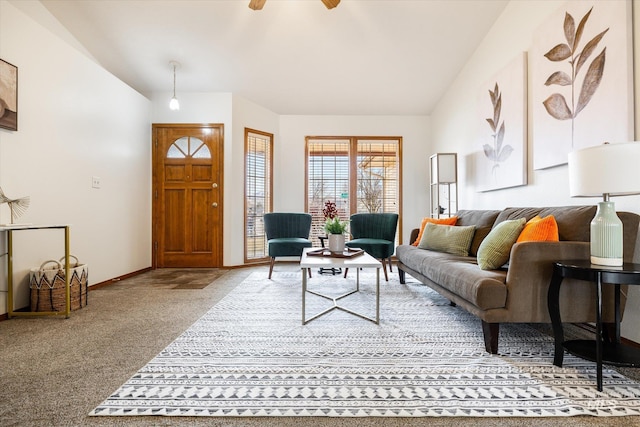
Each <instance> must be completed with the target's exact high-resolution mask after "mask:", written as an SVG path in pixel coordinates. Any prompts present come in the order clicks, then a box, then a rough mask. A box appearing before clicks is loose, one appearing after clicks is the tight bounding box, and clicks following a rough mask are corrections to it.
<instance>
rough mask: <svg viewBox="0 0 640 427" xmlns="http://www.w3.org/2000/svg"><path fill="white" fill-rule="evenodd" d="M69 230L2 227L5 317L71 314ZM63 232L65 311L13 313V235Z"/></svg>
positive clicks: (53, 226) (65, 227)
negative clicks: (5, 274)
mask: <svg viewBox="0 0 640 427" xmlns="http://www.w3.org/2000/svg"><path fill="white" fill-rule="evenodd" d="M69 228H70V226H69V225H68V224H51V225H2V226H0V232H2V231H5V232H6V233H7V258H8V259H7V316H8V317H9V318H12V317H37V316H63V315H64V316H65V317H66V318H68V317H69V315H70V313H71V289H70V286H69V280H70V278H69ZM48 229H62V230H64V273H65V296H66V305H65V311H38V312H31V311H13V233H14V231H24V230H48Z"/></svg>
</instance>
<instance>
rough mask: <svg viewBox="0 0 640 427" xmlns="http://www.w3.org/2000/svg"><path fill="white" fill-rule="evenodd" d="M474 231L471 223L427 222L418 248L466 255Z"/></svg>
mask: <svg viewBox="0 0 640 427" xmlns="http://www.w3.org/2000/svg"><path fill="white" fill-rule="evenodd" d="M474 233H475V227H474V226H473V225H468V226H458V225H440V224H432V223H427V224H426V226H425V228H424V233H422V239H420V243H419V244H418V248H420V249H429V250H432V251H437V252H446V253H448V254H453V255H462V256H468V255H469V246H471V241H472V240H473V235H474Z"/></svg>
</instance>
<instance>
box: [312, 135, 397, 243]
mask: <svg viewBox="0 0 640 427" xmlns="http://www.w3.org/2000/svg"><path fill="white" fill-rule="evenodd" d="M401 143H402V138H400V137H307V138H306V157H307V158H306V163H307V173H306V191H307V194H306V210H307V212H309V213H310V214H311V215H312V217H313V220H312V225H311V239H312V241H315V242H317V241H318V239H317V237H318V236H323V235H325V234H326V233H325V232H324V230H323V226H324V222H325V219H324V215H323V214H322V209H323V208H324V204H325V202H327V201H331V202H334V203H335V204H336V208H337V209H338V215H339V217H340V219H341V220H346V219H349V217H350V216H351V214H353V213H356V212H380V213H383V212H386V213H398V214H400V206H401V192H400V191H401V188H402V186H401V182H400V177H401V176H402V175H401V161H400V158H401V156H400V154H401ZM400 224H401V222H399V226H400ZM399 235H400V233H397V234H396V236H399ZM397 238H398V237H397Z"/></svg>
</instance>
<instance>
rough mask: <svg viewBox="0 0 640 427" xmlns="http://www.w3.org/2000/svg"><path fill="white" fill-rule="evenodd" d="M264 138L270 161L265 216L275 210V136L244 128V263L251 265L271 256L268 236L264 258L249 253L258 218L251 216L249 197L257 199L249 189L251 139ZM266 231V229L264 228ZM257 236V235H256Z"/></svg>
mask: <svg viewBox="0 0 640 427" xmlns="http://www.w3.org/2000/svg"><path fill="white" fill-rule="evenodd" d="M254 135H255V136H257V137H263V138H264V139H266V140H267V145H268V152H269V153H268V159H267V160H266V162H265V168H266V170H267V172H266V173H265V176H264V179H265V181H268V182H267V183H266V184H265V186H264V190H266V192H267V193H268V194H267V195H266V196H265V198H264V202H265V205H264V210H263V212H262V213H263V214H264V213H267V212H272V210H273V157H274V156H273V145H274V143H273V134H272V133H268V132H263V131H259V130H256V129H251V128H244V215H243V217H244V227H243V235H244V239H243V241H244V251H243V252H244V262H245V264H251V263H259V262H264V261H266V260H268V259H269V255H268V253H267V244H266V241H267V239H266V235H264V237H263V238H264V256H262V257H250V253H249V238H250V236H249V222H250V219H251V218H253V219H254V224H255V223H256V222H255V219H256V218H257V215H254V216H250V215H249V207H250V203H249V197H255V194H253V195H250V194H248V187H249V172H250V171H249V169H250V164H249V155H250V154H251V153H250V141H249V140H250V138H251V137H254ZM263 230H264V227H263ZM254 236H255V234H254Z"/></svg>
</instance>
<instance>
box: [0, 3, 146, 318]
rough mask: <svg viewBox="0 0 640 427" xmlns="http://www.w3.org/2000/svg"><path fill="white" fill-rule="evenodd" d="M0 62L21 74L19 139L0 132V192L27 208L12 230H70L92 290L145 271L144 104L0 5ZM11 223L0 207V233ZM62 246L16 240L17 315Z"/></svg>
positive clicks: (31, 235) (29, 236)
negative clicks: (34, 275) (32, 275)
mask: <svg viewBox="0 0 640 427" xmlns="http://www.w3.org/2000/svg"><path fill="white" fill-rule="evenodd" d="M0 58H2V59H4V60H6V61H8V62H10V63H12V64H14V65H16V66H18V73H19V74H18V85H19V86H18V93H19V101H18V109H19V111H18V131H17V132H12V131H7V130H3V129H0V186H1V187H2V188H3V189H4V190H5V192H6V193H7V194H8V195H9V196H10V197H19V196H27V195H28V196H30V198H31V205H30V207H29V209H28V211H27V212H26V214H25V215H24V216H23V217H21V218H20V219H19V221H20V222H27V223H34V224H47V223H68V224H71V252H72V253H73V254H75V255H77V256H78V258H79V259H80V261H81V262H84V263H87V264H88V265H89V282H90V283H98V282H101V281H104V280H108V279H111V278H113V277H117V276H119V275H122V274H127V273H131V272H133V271H137V270H141V269H144V268H146V267H149V266H150V265H151V256H150V254H151V249H150V240H151V238H150V236H151V227H150V217H151V198H150V194H151V190H150V188H151V172H150V171H151V150H150V144H149V140H150V126H149V122H150V120H149V118H150V114H149V111H150V103H149V100H147V99H146V98H144V97H143V96H141V95H140V94H139V93H137V92H135V91H134V90H133V89H131V88H130V87H128V86H126V85H125V84H124V83H122V82H121V81H120V80H118V79H116V78H115V77H114V76H112V75H111V74H109V73H107V72H106V71H105V70H104V69H103V68H102V67H100V66H98V65H97V64H96V63H95V62H93V61H92V60H91V59H89V58H87V57H86V56H85V55H84V54H82V53H80V52H79V51H78V50H76V49H75V48H73V47H71V46H70V45H69V44H68V43H66V42H64V41H62V40H61V39H60V38H58V36H56V35H55V34H53V33H51V32H50V31H48V30H47V29H45V28H44V27H43V26H41V25H40V24H38V23H36V22H35V21H34V20H32V19H31V18H29V17H28V16H26V15H25V14H24V13H23V12H22V11H20V10H18V9H17V8H15V7H14V6H13V5H12V4H11V3H9V2H7V1H5V0H0ZM92 176H98V177H100V180H101V184H102V187H101V188H100V189H93V188H91V179H92ZM9 221H10V217H9V210H8V208H7V206H6V205H3V206H1V207H0V223H7V222H9ZM1 234H2V235H0V241H1V242H2V243H1V245H2V248H1V249H0V252H3V253H4V252H5V251H6V247H5V243H4V242H5V233H1ZM63 243H64V239H63V233H62V232H61V231H45V232H36V231H28V232H27V231H23V232H14V269H15V270H14V271H15V275H14V280H15V281H17V283H16V282H14V283H15V284H16V297H15V307H24V306H28V304H29V302H28V301H29V299H28V298H29V289H28V273H29V270H30V269H31V268H35V267H38V266H39V265H40V264H41V263H42V262H43V261H45V260H47V259H51V258H54V259H57V258H59V257H61V256H62V255H63V254H64V252H63V250H64V245H63ZM4 260H5V258H2V263H0V264H1V265H3V266H2V274H1V275H0V314H1V313H6V308H5V307H6V289H7V284H6V269H5V267H4V264H5V261H4Z"/></svg>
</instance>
